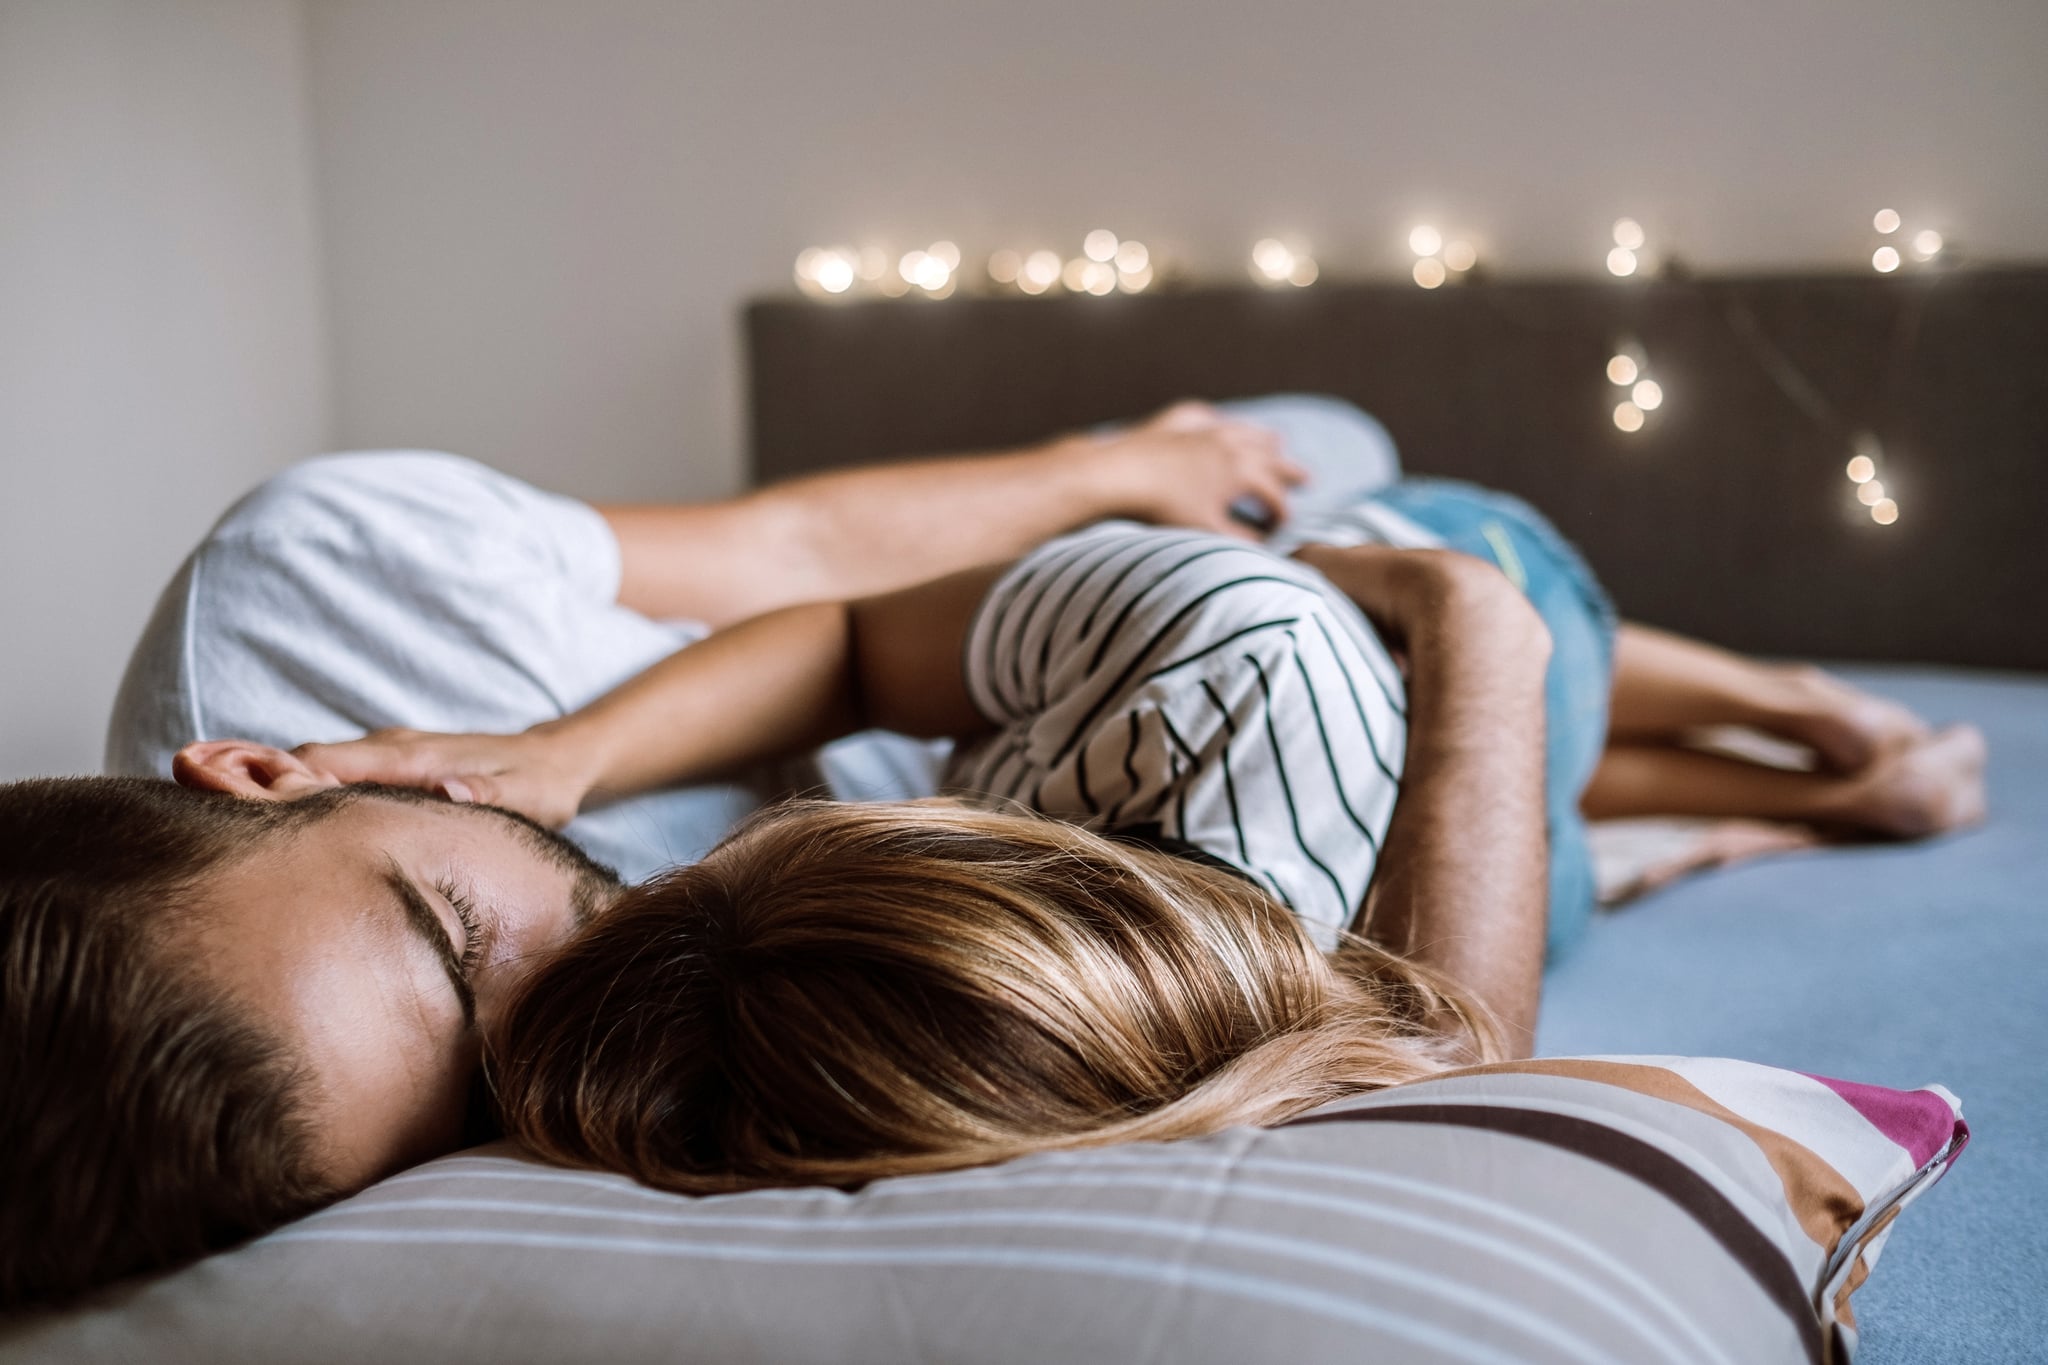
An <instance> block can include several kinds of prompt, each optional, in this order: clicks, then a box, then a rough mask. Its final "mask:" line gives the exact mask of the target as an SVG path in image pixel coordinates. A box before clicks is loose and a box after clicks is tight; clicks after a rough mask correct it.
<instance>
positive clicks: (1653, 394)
mask: <svg viewBox="0 0 2048 1365" xmlns="http://www.w3.org/2000/svg"><path fill="white" fill-rule="evenodd" d="M1628 396H1629V397H1630V398H1632V399H1634V400H1635V405H1636V406H1637V407H1639V408H1641V409H1642V410H1643V411H1644V412H1655V411H1656V410H1657V409H1658V408H1661V407H1663V406H1664V386H1663V385H1662V384H1659V383H1658V382H1657V381H1656V380H1654V379H1644V380H1639V381H1637V383H1636V386H1635V387H1634V388H1633V389H1630V390H1629V392H1628Z"/></svg>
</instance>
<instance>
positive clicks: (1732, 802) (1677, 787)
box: [1581, 725, 1985, 839]
mask: <svg viewBox="0 0 2048 1365" xmlns="http://www.w3.org/2000/svg"><path fill="white" fill-rule="evenodd" d="M1581 807H1582V809H1583V810H1584V811H1585V813H1586V814H1587V815H1589V816H1591V817H1592V818H1594V819H1596V820H1603V819H1621V818H1627V817H1631V816H1647V815H1690V816H1716V817H1737V818H1746V819H1757V820H1781V821H1794V822H1798V823H1802V824H1808V825H1815V826H1819V827H1822V828H1825V829H1831V830H1837V831H1843V832H1850V833H1856V834H1863V835H1876V836H1879V837H1883V838H1894V839H1911V838H1919V837H1923V836H1925V835H1929V834H1937V833H1940V832H1942V831H1944V830H1949V829H1954V828H1956V827H1958V826H1961V825H1965V824H1970V823H1974V822H1975V821H1977V820H1980V819H1982V818H1983V815H1984V808H1985V797H1984V737H1983V736H1982V735H1981V734H1980V733H1979V732H1978V731H1977V730H1976V729H1975V728H1974V727H1971V726H1967V725H1957V726H1951V727H1950V728H1949V729H1946V730H1942V731H1940V732H1938V733H1936V734H1934V735H1931V736H1929V737H1928V738H1926V739H1924V740H1921V741H1919V742H1917V743H1913V744H1910V745H1908V746H1906V747H1905V748H1903V749H1899V750H1896V751H1894V752H1892V753H1890V754H1887V755H1885V756H1883V757H1881V758H1879V759H1877V760H1876V761H1874V762H1873V763H1871V764H1870V765H1869V767H1867V768H1866V769H1865V770H1864V771H1862V772H1860V773H1855V774H1852V775H1848V776H1839V775H1835V774H1830V773H1802V772H1787V771H1784V770H1783V769H1778V768H1768V767H1763V766H1761V765H1759V764H1755V763H1746V762H1743V761H1741V760H1739V759H1732V758H1723V757H1722V756H1720V755H1718V754H1707V753H1699V752H1695V751H1693V750H1688V749H1679V748H1673V747H1669V746H1662V745H1631V744H1621V745H1612V746H1610V747H1609V748H1608V750H1607V752H1606V753H1605V754H1604V755H1603V756H1602V758H1601V760H1600V766H1599V768H1598V769H1597V770H1596V771H1595V772H1594V774H1593V780H1592V782H1591V783H1589V784H1588V785H1587V787H1586V792H1585V795H1584V797H1583V798H1582V801H1581Z"/></svg>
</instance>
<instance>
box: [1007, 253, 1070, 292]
mask: <svg viewBox="0 0 2048 1365" xmlns="http://www.w3.org/2000/svg"><path fill="white" fill-rule="evenodd" d="M1059 278H1060V256H1059V253H1058V252H1057V251H1034V252H1032V253H1031V254H1030V255H1029V256H1026V257H1025V258H1024V269H1023V271H1022V273H1020V274H1019V275H1018V276H1017V282H1018V284H1019V285H1020V286H1021V287H1022V288H1023V290H1024V292H1025V293H1027V294H1043V293H1044V292H1045V291H1046V290H1048V289H1050V288H1052V287H1053V286H1054V285H1055V284H1058V283H1059Z"/></svg>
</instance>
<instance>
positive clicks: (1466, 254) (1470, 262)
mask: <svg viewBox="0 0 2048 1365" xmlns="http://www.w3.org/2000/svg"><path fill="white" fill-rule="evenodd" d="M1478 263H1479V252H1478V251H1477V249H1475V248H1474V247H1473V245H1472V244H1471V243H1470V242H1446V243H1444V264H1445V265H1447V266H1449V267H1450V268H1451V269H1453V270H1456V271H1459V272H1460V273H1463V272H1464V271H1467V270H1470V269H1471V268H1472V267H1473V266H1475V265H1477V264H1478Z"/></svg>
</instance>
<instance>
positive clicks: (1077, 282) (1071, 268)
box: [1060, 256, 1094, 294]
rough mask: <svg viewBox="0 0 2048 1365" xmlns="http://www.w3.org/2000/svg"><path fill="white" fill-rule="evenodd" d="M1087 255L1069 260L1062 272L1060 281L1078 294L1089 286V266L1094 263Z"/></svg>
mask: <svg viewBox="0 0 2048 1365" xmlns="http://www.w3.org/2000/svg"><path fill="white" fill-rule="evenodd" d="M1093 264H1094V262H1093V261H1090V260H1089V259H1088V258H1087V257H1086V256H1076V257H1075V258H1074V259H1073V260H1071V261H1068V262H1067V268H1066V269H1065V270H1062V271H1061V272H1060V283H1061V284H1063V285H1065V286H1066V287H1067V288H1068V289H1070V290H1072V291H1073V292H1074V293H1076V294H1078V293H1080V292H1081V291H1082V290H1083V289H1085V288H1087V287H1088V285H1087V281H1088V267H1089V266H1091V265H1093Z"/></svg>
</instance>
